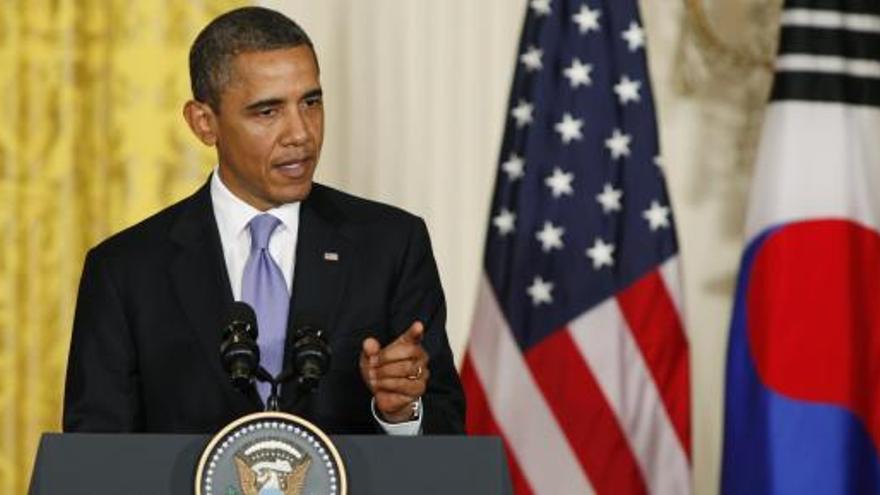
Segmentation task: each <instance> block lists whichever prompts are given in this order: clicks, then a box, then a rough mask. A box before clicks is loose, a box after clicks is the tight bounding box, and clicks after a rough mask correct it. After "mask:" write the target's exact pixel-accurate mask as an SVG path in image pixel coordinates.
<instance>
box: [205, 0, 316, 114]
mask: <svg viewBox="0 0 880 495" xmlns="http://www.w3.org/2000/svg"><path fill="white" fill-rule="evenodd" d="M300 45H307V46H308V47H309V48H310V49H311V50H312V55H315V47H314V45H313V44H312V40H311V39H309V35H307V34H306V32H305V31H304V30H303V29H302V28H301V27H299V25H298V24H297V23H295V22H294V21H293V20H291V19H290V18H289V17H287V16H285V15H284V14H281V13H280V12H276V11H274V10H271V9H267V8H264V7H242V8H239V9H235V10H230V11H229V12H226V13H225V14H222V15H220V16H219V17H217V18H216V19H214V20H213V21H211V22H210V23H209V24H208V25H207V26H205V28H204V29H202V31H201V32H200V33H199V35H198V36H196V39H195V41H193V44H192V47H191V48H190V50H189V79H190V85H191V86H192V93H193V98H194V99H195V100H196V101H200V102H202V103H207V104H208V105H210V106H211V108H212V109H214V111H215V112H219V111H220V93H221V91H222V90H223V88H224V87H225V85H226V84H227V83H229V77H230V72H231V64H232V59H233V58H234V57H235V56H236V55H238V54H240V53H246V52H261V51H268V50H277V49H281V48H293V47H295V46H300ZM317 62H318V57H317V56H315V63H316V64H317Z"/></svg>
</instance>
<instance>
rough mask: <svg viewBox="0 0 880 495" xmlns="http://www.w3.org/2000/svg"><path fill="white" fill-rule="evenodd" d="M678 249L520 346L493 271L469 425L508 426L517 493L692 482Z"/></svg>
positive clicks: (505, 433)
mask: <svg viewBox="0 0 880 495" xmlns="http://www.w3.org/2000/svg"><path fill="white" fill-rule="evenodd" d="M677 265H678V262H677V259H673V260H672V261H669V262H667V263H665V264H664V265H663V266H662V267H660V268H659V269H658V270H655V271H654V272H652V273H650V274H648V275H647V276H645V277H643V278H642V279H640V280H638V281H637V282H636V283H635V284H633V285H632V286H631V287H629V288H627V289H626V290H624V291H622V292H621V293H620V294H618V295H617V297H615V298H612V299H609V300H607V301H605V302H604V303H602V304H600V305H599V306H597V307H595V308H592V309H591V310H589V311H587V312H586V313H584V314H583V315H581V316H579V317H578V318H576V319H575V320H574V321H572V322H570V323H569V324H568V325H567V326H566V327H565V328H561V329H559V331H557V332H555V333H554V334H553V335H551V336H549V337H548V338H546V339H545V340H544V341H542V342H541V343H539V344H537V345H536V346H534V347H532V348H531V349H529V350H528V351H527V352H526V354H525V355H523V354H522V353H521V352H520V349H519V347H518V346H517V344H516V342H515V340H514V338H513V336H512V334H511V332H510V328H509V326H508V324H507V322H506V320H505V318H504V315H503V313H502V312H501V309H500V307H499V306H498V302H497V300H496V297H495V294H494V292H493V289H492V287H491V284H490V283H489V281H488V279H487V278H485V277H483V278H482V280H481V283H480V289H479V296H478V301H477V311H476V315H475V318H474V325H473V329H472V332H471V340H470V342H469V346H468V353H467V356H466V358H465V363H464V366H463V369H462V379H463V382H464V385H465V390H466V393H467V396H468V399H469V404H468V428H469V430H470V431H479V432H489V433H495V434H498V435H500V436H501V437H502V438H503V439H504V443H505V446H506V448H507V449H508V459H509V462H510V466H511V472H512V477H513V480H514V485H515V488H516V491H517V493H538V494H544V493H546V494H559V493H566V494H568V493H594V492H595V493H600V494H601V493H615V494H617V493H621V494H627V493H657V494H667V493H669V494H683V493H685V494H686V493H689V492H690V483H691V482H690V453H689V452H690V447H689V445H690V430H689V404H690V401H689V385H688V380H689V377H688V357H687V340H686V337H685V335H684V332H683V330H682V325H681V321H680V317H679V314H680V307H681V302H680V299H679V298H678V297H677V294H678V278H677V269H678V266H677Z"/></svg>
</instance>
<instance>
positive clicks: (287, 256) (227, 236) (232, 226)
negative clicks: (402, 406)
mask: <svg viewBox="0 0 880 495" xmlns="http://www.w3.org/2000/svg"><path fill="white" fill-rule="evenodd" d="M211 203H212V205H213V206H214V219H215V220H216V222H217V230H219V231H220V244H221V245H222V246H223V259H224V260H225V261H226V271H227V273H228V274H229V283H230V284H231V285H232V295H233V297H234V298H235V300H236V301H240V300H241V279H242V275H243V274H244V265H245V263H247V259H248V257H249V256H250V254H251V232H250V229H248V223H250V221H251V219H253V218H254V217H255V216H257V215H260V214H262V213H268V214H270V215H273V216H275V217H276V218H278V219H279V220H281V223H280V224H279V225H278V227H276V228H275V231H274V232H272V236H271V238H270V239H269V254H270V255H271V256H272V259H273V260H275V263H277V264H278V267H279V268H280V269H281V273H282V274H283V275H284V281H285V282H286V283H287V293H288V294H290V292H291V290H292V287H293V274H294V273H295V270H296V241H297V238H298V234H299V210H300V203H299V202H296V203H287V204H283V205H281V206H278V207H276V208H272V209H270V210H267V211H260V210H258V209H256V208H254V207H253V206H251V205H249V204H247V203H245V202H244V201H243V200H241V199H240V198H239V197H238V196H236V195H235V194H233V193H232V191H230V190H229V188H227V187H226V184H224V183H223V181H222V180H220V174H219V173H218V169H217V167H215V168H214V173H213V174H212V175H211ZM416 407H417V408H418V409H417V414H418V419H416V420H414V421H407V422H403V423H397V424H392V423H386V422H385V421H382V420H381V419H380V418H379V416H378V414H377V413H376V408H375V399H373V403H372V404H371V408H372V410H373V416H374V417H375V418H376V421H377V422H378V423H379V424H380V425H381V426H382V428H383V429H384V430H385V432H386V433H388V434H390V435H417V434H418V433H419V431H420V430H421V426H422V419H421V418H422V401H421V399H419V401H418V404H417V406H416Z"/></svg>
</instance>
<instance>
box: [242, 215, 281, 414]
mask: <svg viewBox="0 0 880 495" xmlns="http://www.w3.org/2000/svg"><path fill="white" fill-rule="evenodd" d="M280 224H281V220H279V219H278V218H276V217H274V216H272V215H269V214H268V213H264V214H262V215H257V216H255V217H254V218H252V219H251V221H250V223H248V228H249V229H250V231H251V254H250V256H249V257H248V260H247V263H245V265H244V274H243V275H242V278H241V299H242V300H243V301H244V302H246V303H248V304H250V305H251V306H252V307H253V308H254V312H256V313H257V327H258V329H259V332H260V334H259V336H258V337H257V345H259V346H260V365H262V366H263V367H264V368H266V371H268V372H269V373H270V374H271V375H272V376H277V375H278V374H279V373H280V372H281V366H282V365H283V362H284V338H285V335H286V334H287V312H288V310H289V308H290V295H289V294H288V293H287V283H286V282H285V281H284V275H282V274H281V269H280V268H278V265H277V264H276V263H275V260H273V259H272V255H271V254H269V239H270V238H271V237H272V232H274V231H275V228H277V227H278V225H280ZM270 390H271V386H270V385H269V384H268V383H262V382H258V383H257V391H258V392H259V393H260V397H262V398H263V403H265V402H266V399H267V398H268V397H269V392H270Z"/></svg>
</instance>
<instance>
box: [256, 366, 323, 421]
mask: <svg viewBox="0 0 880 495" xmlns="http://www.w3.org/2000/svg"><path fill="white" fill-rule="evenodd" d="M293 375H294V371H293V370H292V369H286V370H284V371H282V372H281V374H279V375H278V376H276V377H273V376H272V375H271V374H270V373H269V372H268V371H266V369H265V368H263V367H262V366H259V367H258V368H257V373H256V378H257V380H259V381H261V382H263V383H268V384H269V386H270V387H271V389H270V391H269V397H268V398H266V411H271V412H280V411H281V405H280V398H281V395H280V394H279V387H281V384H282V383H285V382H287V381H289V380H290V379H291V378H292V377H293ZM295 389H296V396H295V397H296V399H295V400H294V402H293V406H294V407H293V408H294V409H296V407H297V406H298V405H299V403H300V401H302V399H304V398H306V397H307V396H308V393H309V392H311V391H312V387H308V386H305V385H304V384H302V383H300V382H299V381H297V384H296V387H295Z"/></svg>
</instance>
